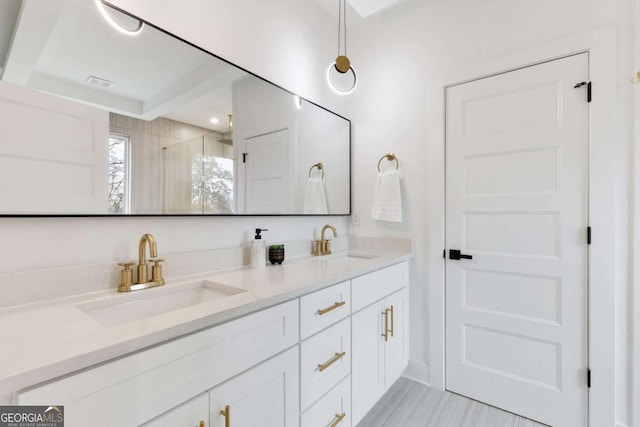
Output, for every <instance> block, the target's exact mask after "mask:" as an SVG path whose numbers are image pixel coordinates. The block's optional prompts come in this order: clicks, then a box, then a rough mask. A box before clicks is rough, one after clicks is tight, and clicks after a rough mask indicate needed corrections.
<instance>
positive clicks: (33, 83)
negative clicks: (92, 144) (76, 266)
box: [0, 0, 406, 132]
mask: <svg viewBox="0 0 640 427" xmlns="http://www.w3.org/2000/svg"><path fill="white" fill-rule="evenodd" d="M403 1H406V0H348V1H347V9H348V11H347V13H348V19H349V20H348V25H349V26H352V25H356V26H357V25H358V23H360V22H363V21H364V20H365V19H366V18H367V17H369V16H371V15H374V14H376V13H379V12H381V11H383V10H386V9H388V8H390V7H392V6H394V5H396V4H398V3H401V2H403ZM315 2H316V3H317V4H318V5H320V6H321V7H322V8H323V9H324V10H326V11H327V12H328V13H329V14H331V15H332V16H335V17H336V18H337V16H338V4H339V3H338V0H315ZM107 10H108V13H109V15H110V16H111V17H112V18H113V19H114V20H116V22H118V23H119V24H121V25H122V26H123V27H125V28H132V29H133V28H135V27H136V26H137V24H138V23H137V21H136V20H134V19H133V18H130V17H128V16H126V15H124V14H122V13H120V12H117V11H115V10H113V9H111V8H107ZM18 19H19V22H17V21H18ZM0 67H2V68H0V74H1V76H2V80H5V81H8V82H11V83H15V84H19V85H24V86H28V87H32V88H35V89H38V90H41V91H45V92H49V93H54V94H57V95H61V96H65V97H68V98H72V99H76V100H79V101H81V102H84V103H87V104H90V105H94V106H98V107H100V108H105V109H108V110H109V111H113V112H116V113H120V114H125V115H129V116H133V117H137V118H141V119H144V120H152V119H154V118H156V117H160V116H162V117H168V118H171V119H174V120H179V121H183V122H186V123H190V124H193V125H196V126H200V127H204V128H207V129H211V130H216V131H220V132H224V131H226V130H228V119H227V115H228V114H231V113H232V96H231V86H232V84H233V82H234V81H236V80H237V79H239V78H241V77H243V76H245V75H246V73H245V72H243V71H240V70H238V69H237V68H235V67H233V66H230V65H228V64H226V63H225V62H223V61H219V60H217V59H215V58H214V57H212V56H211V55H209V54H206V53H204V52H201V51H199V50H198V49H195V48H193V47H191V46H189V45H187V44H185V43H183V42H181V41H179V40H177V39H174V38H173V37H170V36H168V35H166V34H164V33H161V32H160V31H157V30H155V29H153V28H150V27H145V28H144V29H143V31H142V32H141V33H140V34H139V35H137V36H135V37H129V36H125V35H122V34H120V33H118V32H116V31H114V30H113V28H111V27H110V26H109V24H108V23H107V22H106V20H105V19H104V18H103V17H102V16H101V15H100V13H99V10H98V6H97V4H96V2H95V1H90V0H56V1H44V2H43V1H42V0H0ZM90 77H95V78H98V79H102V80H106V81H108V82H111V83H112V84H111V86H110V87H108V88H105V87H102V86H99V85H95V84H90V83H88V79H89V78H90ZM211 118H216V119H217V120H218V123H217V124H213V123H212V122H211V120H210V119H211Z"/></svg>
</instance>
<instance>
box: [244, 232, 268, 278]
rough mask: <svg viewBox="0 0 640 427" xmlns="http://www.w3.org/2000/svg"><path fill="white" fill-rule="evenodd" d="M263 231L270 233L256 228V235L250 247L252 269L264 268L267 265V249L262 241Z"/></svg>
mask: <svg viewBox="0 0 640 427" xmlns="http://www.w3.org/2000/svg"><path fill="white" fill-rule="evenodd" d="M263 231H269V230H267V229H266V228H256V235H255V237H254V238H253V240H252V241H251V245H250V249H249V251H250V254H249V256H250V265H251V268H262V267H265V266H266V265H267V249H266V245H265V243H264V240H262V234H260V233H262V232H263Z"/></svg>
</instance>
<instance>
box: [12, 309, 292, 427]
mask: <svg viewBox="0 0 640 427" xmlns="http://www.w3.org/2000/svg"><path fill="white" fill-rule="evenodd" d="M298 327H299V319H298V301H297V300H293V301H289V302H286V303H283V304H280V305H277V306H274V307H271V308H268V309H266V310H263V311H259V312H257V313H253V314H250V315H247V316H244V317H240V318H238V319H236V320H233V321H231V322H228V323H224V324H222V325H219V326H215V327H213V328H210V329H207V330H205V331H202V332H198V333H195V334H192V335H189V336H186V337H184V338H180V339H177V340H175V341H171V342H169V343H166V344H161V345H159V346H157V347H153V348H151V349H148V350H143V351H140V352H138V353H135V354H133V355H130V356H126V357H123V358H121V359H118V360H116V361H112V362H108V363H105V364H103V365H100V366H97V367H94V368H90V369H88V370H86V371H83V372H80V373H78V374H74V375H71V376H68V377H65V378H63V379H60V380H57V381H53V382H50V383H48V384H45V385H42V386H38V387H35V388H32V389H29V390H25V391H21V392H19V393H18V394H17V399H16V402H15V403H17V404H19V405H52V404H53V405H64V407H65V426H66V427H86V426H92V427H99V426H104V427H113V426H122V427H128V426H138V425H141V424H144V423H145V422H148V421H150V420H152V419H154V418H156V417H157V416H159V415H161V414H163V413H165V412H167V411H168V410H170V409H172V408H175V407H176V406H177V405H178V404H180V403H182V402H186V401H188V400H189V399H191V398H193V397H194V396H197V395H199V394H201V393H204V392H206V391H208V390H210V389H211V388H212V387H215V386H216V385H217V384H221V383H223V382H224V381H226V380H228V379H230V378H232V377H234V376H235V375H238V374H239V373H241V372H243V371H245V370H247V369H248V368H250V367H252V366H255V365H257V364H259V363H260V362H262V361H264V360H266V359H268V358H270V357H271V356H273V355H275V354H278V353H279V352H281V351H283V350H285V349H287V348H290V347H292V346H294V345H296V344H297V343H298V334H299V330H298ZM295 362H296V363H295V370H296V372H297V369H298V368H297V358H296V361H295ZM54 402H55V403H54ZM296 410H297V409H296Z"/></svg>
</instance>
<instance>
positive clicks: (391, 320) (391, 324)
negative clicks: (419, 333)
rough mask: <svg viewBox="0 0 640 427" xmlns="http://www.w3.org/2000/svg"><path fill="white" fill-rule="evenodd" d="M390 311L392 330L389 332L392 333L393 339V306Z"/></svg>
mask: <svg viewBox="0 0 640 427" xmlns="http://www.w3.org/2000/svg"><path fill="white" fill-rule="evenodd" d="M389 311H391V330H390V331H389V332H391V336H392V337H393V318H394V315H393V305H392V306H391V308H390V309H389Z"/></svg>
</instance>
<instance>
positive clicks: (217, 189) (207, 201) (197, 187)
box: [191, 153, 233, 214]
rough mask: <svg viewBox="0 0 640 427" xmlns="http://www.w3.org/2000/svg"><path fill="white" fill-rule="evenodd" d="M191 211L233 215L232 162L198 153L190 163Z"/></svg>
mask: <svg viewBox="0 0 640 427" xmlns="http://www.w3.org/2000/svg"><path fill="white" fill-rule="evenodd" d="M191 176H192V180H191V182H192V188H191V207H192V210H195V211H200V210H201V211H202V213H218V214H230V213H233V160H232V159H227V158H225V157H217V156H207V155H202V154H200V153H198V154H197V155H196V156H194V157H193V163H192V174H191Z"/></svg>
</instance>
